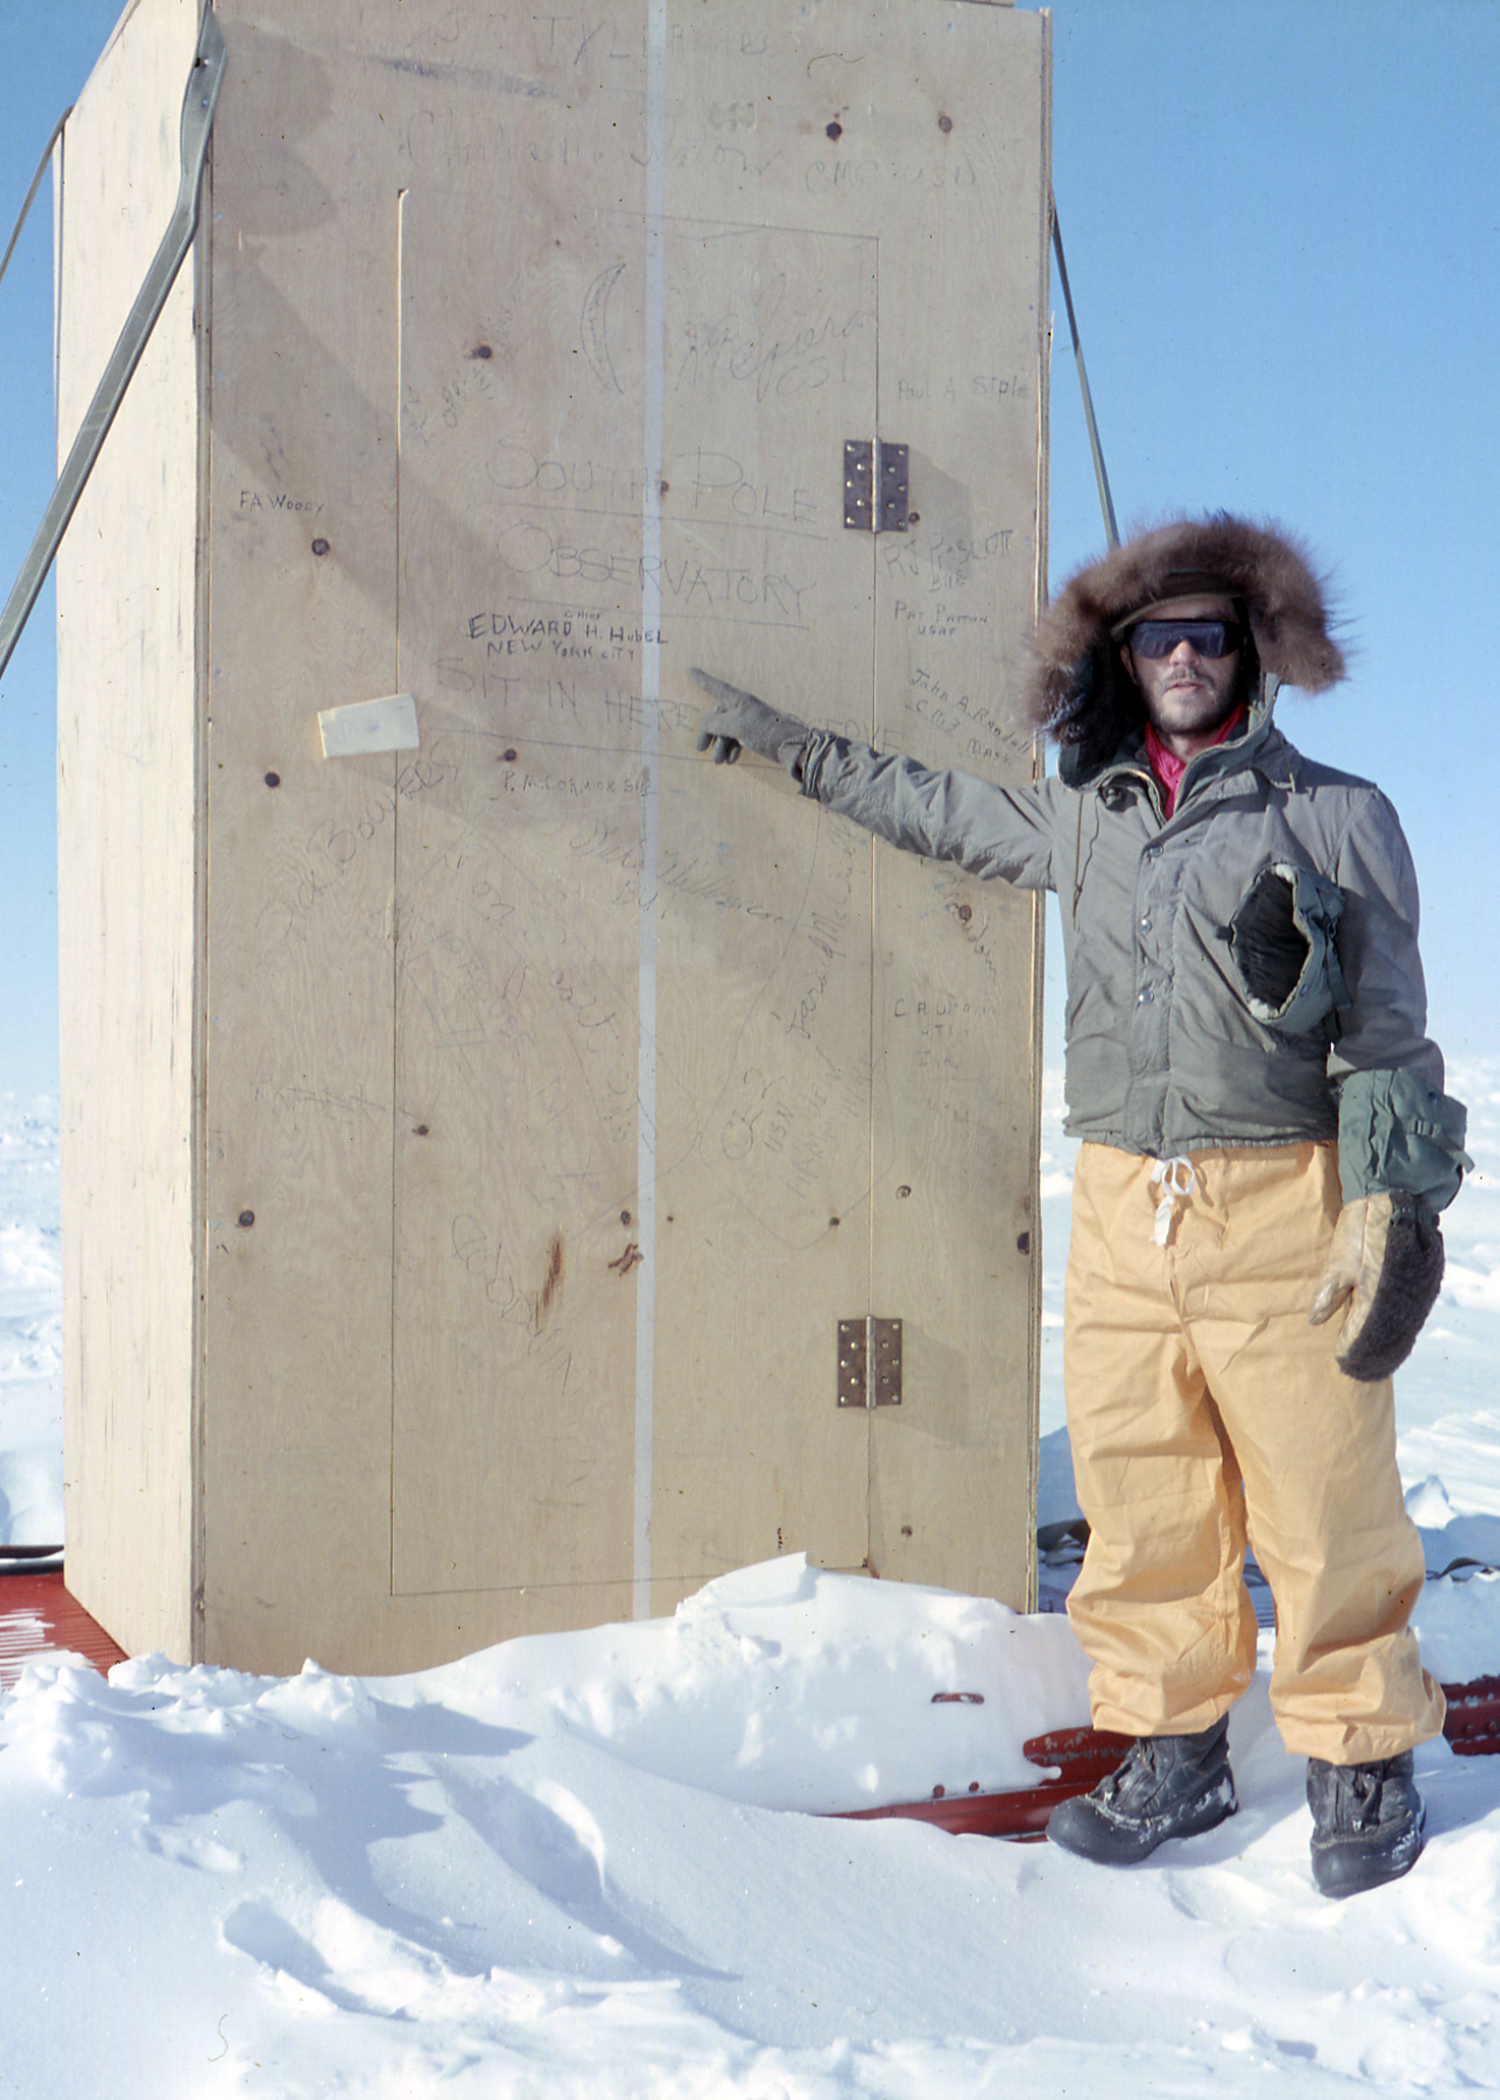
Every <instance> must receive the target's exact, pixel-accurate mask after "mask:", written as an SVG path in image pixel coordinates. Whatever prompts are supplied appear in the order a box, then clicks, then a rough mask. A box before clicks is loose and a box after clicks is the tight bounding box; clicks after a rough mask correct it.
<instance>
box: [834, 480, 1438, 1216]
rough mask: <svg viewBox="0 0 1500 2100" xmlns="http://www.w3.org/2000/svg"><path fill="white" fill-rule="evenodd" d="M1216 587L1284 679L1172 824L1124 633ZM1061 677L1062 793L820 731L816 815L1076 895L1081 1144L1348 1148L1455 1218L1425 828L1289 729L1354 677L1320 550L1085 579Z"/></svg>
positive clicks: (1351, 1165) (1173, 557)
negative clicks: (1430, 1025)
mask: <svg viewBox="0 0 1500 2100" xmlns="http://www.w3.org/2000/svg"><path fill="white" fill-rule="evenodd" d="M1236 560H1238V562H1239V566H1238V567H1236V566H1235V563H1236ZM1268 575H1269V578H1270V580H1269V582H1268V581H1267V578H1268ZM1288 577H1290V579H1291V582H1292V584H1294V585H1295V593H1300V598H1299V597H1297V596H1296V595H1295V593H1294V594H1293V595H1292V596H1291V597H1289V594H1288V590H1287V588H1286V584H1287V579H1288ZM1101 578H1102V579H1103V582H1102V583H1101ZM1201 578H1211V579H1212V585H1213V587H1215V588H1217V589H1224V588H1226V587H1227V588H1229V589H1230V590H1231V591H1232V592H1233V593H1234V595H1235V596H1237V597H1239V598H1240V600H1241V602H1242V603H1244V604H1245V605H1246V608H1247V614H1248V618H1249V621H1250V626H1251V630H1252V634H1253V635H1254V639H1255V643H1256V645H1257V653H1258V655H1259V658H1260V672H1261V676H1260V678H1259V680H1258V694H1257V697H1256V699H1255V701H1254V704H1253V705H1252V706H1251V709H1250V713H1249V718H1248V721H1247V723H1246V725H1245V727H1244V729H1243V731H1242V732H1241V733H1240V734H1239V735H1238V736H1236V737H1234V738H1233V739H1231V740H1230V741H1228V742H1226V743H1224V744H1222V745H1217V746H1214V747H1212V748H1211V749H1209V750H1207V751H1203V752H1200V753H1199V754H1198V755H1197V756H1196V757H1195V758H1194V759H1192V760H1191V761H1190V762H1189V764H1188V767H1187V769H1186V771H1185V772H1184V774H1183V778H1182V782H1181V785H1180V787H1179V790H1178V795H1177V801H1176V806H1175V809H1174V812H1173V814H1172V815H1171V816H1170V817H1168V818H1165V819H1164V818H1163V815H1162V803H1161V796H1160V791H1159V789H1158V787H1157V784H1156V782H1155V780H1154V778H1153V776H1152V773H1151V768H1150V766H1149V763H1148V762H1147V759H1146V756H1145V749H1144V739H1143V734H1142V726H1141V723H1140V719H1139V708H1138V706H1137V707H1132V703H1131V699H1130V697H1129V696H1127V695H1125V694H1124V693H1123V692H1121V691H1120V690H1118V689H1117V688H1116V687H1115V686H1114V685H1113V683H1112V681H1113V676H1114V663H1115V658H1114V651H1113V647H1112V643H1111V637H1110V634H1109V626H1110V624H1111V623H1112V622H1114V621H1116V620H1118V619H1119V618H1120V617H1121V616H1122V615H1123V614H1124V613H1128V612H1131V611H1134V610H1136V609H1138V608H1140V607H1142V606H1145V605H1148V604H1150V603H1151V602H1153V601H1154V600H1156V599H1159V598H1163V597H1168V596H1170V595H1171V594H1172V593H1173V592H1174V591H1175V593H1176V594H1177V595H1179V596H1181V595H1184V594H1185V593H1186V591H1188V590H1189V589H1190V588H1191V587H1192V584H1193V583H1196V582H1197V581H1198V580H1199V579H1201ZM1309 593H1310V594H1311V598H1312V601H1313V608H1314V611H1313V617H1312V618H1311V619H1310V620H1308V619H1307V617H1306V615H1307V600H1308V595H1309ZM1289 607H1290V610H1289ZM1293 615H1295V618H1294V617H1293ZM1297 619H1301V620H1302V621H1303V630H1301V631H1299V632H1297V633H1296V634H1289V630H1291V629H1293V628H1294V627H1295V625H1296V620H1297ZM1080 643H1082V644H1083V646H1082V647H1080V646H1079V644H1080ZM1090 658H1092V661H1091V662H1090ZM1037 666H1038V667H1037V672H1036V675H1035V677H1034V679H1033V683H1032V688H1031V694H1030V704H1031V708H1032V711H1033V714H1034V716H1039V717H1041V718H1043V719H1044V720H1046V722H1047V725H1048V726H1049V727H1050V728H1051V730H1052V732H1053V733H1054V734H1057V735H1060V736H1061V737H1062V738H1063V740H1064V744H1065V748H1064V750H1063V752H1062V755H1061V762H1060V766H1059V771H1058V774H1057V775H1056V776H1055V777H1053V778H1050V779H1047V780H1044V781H1042V782H1040V783H1038V784H1037V785H1035V786H1025V787H1016V788H1002V787H997V786H995V785H994V784H993V783H991V782H989V781H986V780H982V779H979V778H977V777H975V776H974V775H971V774H966V773H959V772H945V771H933V770H931V769H929V768H927V767H925V766H922V765H919V764H917V763H915V762H914V761H913V760H911V759H908V758H903V757H896V756H883V755H881V754H880V753H877V752H876V751H873V750H872V749H870V747H869V746H867V745H864V744H859V743H856V742H852V741H850V740H849V739H847V738H844V737H840V736H835V735H833V734H830V733H829V732H827V731H823V730H814V731H812V732H810V734H809V736H808V738H807V740H806V743H805V744H804V745H803V747H802V749H801V752H800V754H799V756H798V758H797V762H796V763H795V765H794V768H793V770H794V773H795V775H796V777H797V778H798V779H799V780H800V783H801V786H802V791H803V793H804V794H806V795H809V796H811V797H814V798H815V799H816V800H818V801H819V802H821V803H822V804H824V805H825V806H826V807H828V808H830V809H833V810H836V811H838V812H840V813H841V814H843V815H845V816H848V817H851V818H853V819H854V820H855V821H856V822H857V823H860V824H863V825H865V826H866V827H867V828H868V829H870V830H871V831H874V832H877V833H878V834H879V835H880V836H881V837H883V838H886V839H888V840H890V841H891V843H892V844H894V845H897V846H900V847H903V848H905V849H906V850H908V851H910V852H915V853H920V854H924V855H927V856H929V857H931V858H934V859H940V860H951V861H954V862H956V863H957V864H958V865H959V866H961V867H963V868H966V869H968V870H969V871H970V872H971V873H972V874H975V875H978V876H981V877H986V878H988V877H996V876H998V877H1001V878H1003V879H1004V880H1006V881H1008V882H1013V883H1016V884H1018V885H1019V886H1021V887H1023V888H1027V889H1043V888H1045V889H1051V890H1054V891H1055V892H1056V893H1057V897H1058V902H1059V904H1060V906H1061V913H1062V932H1063V949H1064V956H1065V961H1066V967H1067V985H1068V1003H1067V1032H1066V1044H1067V1048H1066V1060H1067V1073H1066V1091H1067V1101H1068V1124H1067V1127H1068V1129H1069V1131H1070V1133H1071V1134H1072V1135H1074V1136H1076V1137H1080V1138H1085V1139H1092V1140H1096V1141H1098V1142H1100V1143H1104V1144H1109V1145H1114V1146H1117V1147H1119V1148H1120V1149H1121V1150H1124V1151H1127V1152H1135V1153H1141V1154H1147V1155H1151V1156H1155V1157H1158V1158H1165V1157H1169V1156H1171V1155H1172V1154H1175V1153H1187V1152H1193V1151H1197V1150H1201V1149H1204V1148H1206V1147H1213V1146H1221V1145H1274V1144H1285V1143H1289V1142H1298V1141H1302V1140H1307V1139H1312V1140H1317V1141H1326V1140H1333V1139H1337V1141H1338V1145H1339V1166H1340V1172H1341V1177H1342V1181H1343V1189H1344V1196H1345V1200H1346V1201H1347V1200H1350V1199H1352V1198H1354V1197H1356V1196H1360V1195H1365V1194H1369V1193H1371V1192H1374V1191H1377V1190H1381V1189H1390V1190H1404V1191H1407V1192H1409V1193H1410V1194H1412V1195H1415V1196H1418V1197H1420V1198H1422V1199H1423V1200H1425V1201H1426V1202H1427V1203H1428V1204H1430V1205H1431V1206H1432V1207H1433V1208H1434V1209H1440V1208H1442V1207H1443V1206H1444V1205H1445V1204H1447V1203H1448V1202H1450V1201H1451V1199H1452V1197H1453V1195H1454V1194H1455V1193H1456V1191H1457V1189H1458V1186H1459V1180H1460V1174H1461V1169H1462V1168H1463V1167H1464V1166H1466V1165H1467V1164H1469V1162H1468V1161H1467V1159H1466V1158H1465V1155H1464V1153H1463V1150H1462V1146H1463V1135H1464V1112H1463V1109H1462V1107H1461V1105H1460V1104H1459V1103H1458V1102H1456V1101H1453V1100H1451V1099H1450V1098H1449V1097H1447V1096H1446V1095H1445V1094H1444V1093H1443V1063H1442V1057H1441V1055H1440V1053H1439V1051H1438V1049H1437V1047H1436V1045H1435V1044H1433V1043H1432V1042H1430V1041H1429V1040H1428V1038H1427V1035H1426V1033H1425V1026H1426V996H1425V990H1424V986H1423V979H1422V966H1421V960H1420V957H1419V955H1418V949H1417V917H1418V906H1417V886H1416V878H1415V874H1414V871H1413V868H1412V862H1411V856H1410V853H1409V851H1408V849H1407V845H1406V840H1405V838H1404V837H1403V835H1402V832H1401V826H1400V823H1399V821H1398V819H1397V816H1396V813H1395V811H1394V809H1393V808H1392V807H1391V804H1390V803H1389V802H1388V801H1387V799H1386V797H1385V796H1384V795H1383V794H1382V793H1381V792H1380V790H1379V789H1378V788H1376V787H1375V786H1373V785H1372V784H1371V783H1370V782H1368V781H1364V780H1358V779H1355V778H1353V777H1352V776H1351V775H1349V774H1346V773H1340V772H1336V771H1334V770H1333V769H1332V768H1331V767H1328V766H1322V765H1319V764H1316V763H1315V762H1313V761H1311V760H1309V759H1306V758H1304V757H1302V756H1301V754H1300V753H1299V752H1297V751H1296V750H1294V748H1293V747H1292V745H1291V744H1290V743H1289V742H1288V741H1287V739H1286V738H1285V737H1284V736H1283V735H1282V733H1281V731H1280V729H1279V728H1278V727H1277V725H1276V722H1275V720H1274V712H1273V709H1274V691H1275V686H1276V684H1277V683H1278V682H1279V680H1280V678H1281V677H1283V676H1287V675H1288V674H1290V676H1291V677H1294V678H1295V679H1296V682H1298V683H1301V684H1308V685H1314V686H1316V685H1317V684H1318V683H1321V684H1328V683H1331V682H1332V681H1333V678H1335V677H1337V676H1338V675H1340V674H1341V672H1342V661H1341V659H1340V658H1339V656H1338V652H1337V649H1336V647H1335V646H1334V645H1333V644H1332V642H1331V641H1330V640H1329V638H1328V634H1327V627H1326V622H1325V621H1324V618H1323V614H1322V603H1321V592H1320V590H1319V587H1318V585H1317V583H1316V580H1315V579H1314V578H1313V577H1312V573H1311V571H1310V570H1309V569H1308V568H1307V567H1306V565H1305V563H1304V562H1303V560H1302V557H1301V555H1300V553H1299V551H1298V550H1297V549H1296V548H1295V547H1294V546H1293V545H1292V543H1291V542H1289V541H1287V540H1286V539H1285V538H1284V537H1282V536H1280V535H1276V534H1271V533H1268V532H1265V531H1263V530H1262V529H1260V528H1256V527H1249V526H1245V525H1242V524H1241V523H1240V522H1239V521H1236V520H1231V519H1222V518H1221V519H1214V520H1209V521H1205V522H1202V523H1194V522H1189V521H1184V522H1182V523H1180V524H1178V525H1176V526H1171V527H1166V528H1163V530H1162V531H1161V532H1159V533H1157V534H1155V535H1148V536H1146V538H1145V539H1143V540H1137V541H1134V542H1132V543H1130V545H1129V546H1128V547H1127V548H1125V549H1123V550H1117V551H1116V553H1115V554H1114V555H1111V556H1108V557H1106V559H1105V561H1104V562H1103V563H1099V564H1095V565H1093V566H1092V567H1091V568H1089V569H1088V570H1085V571H1082V572H1080V576H1079V577H1077V578H1075V579H1073V581H1072V583H1070V584H1069V586H1068V587H1067V589H1066V590H1065V591H1064V593H1063V594H1061V597H1060V599H1059V601H1058V602H1057V603H1056V604H1055V605H1054V607H1053V608H1052V610H1051V611H1050V612H1049V614H1048V615H1047V616H1046V618H1045V619H1044V621H1043V623H1042V627H1041V630H1040V631H1039V635H1038V658H1037ZM1132 712H1133V713H1134V715H1135V720H1134V721H1133V722H1132V721H1131V720H1130V714H1131V713H1132ZM1108 738H1112V739H1113V741H1112V742H1111V743H1110V744H1109V755H1108V756H1103V755H1102V754H1101V742H1102V741H1103V740H1105V739H1108Z"/></svg>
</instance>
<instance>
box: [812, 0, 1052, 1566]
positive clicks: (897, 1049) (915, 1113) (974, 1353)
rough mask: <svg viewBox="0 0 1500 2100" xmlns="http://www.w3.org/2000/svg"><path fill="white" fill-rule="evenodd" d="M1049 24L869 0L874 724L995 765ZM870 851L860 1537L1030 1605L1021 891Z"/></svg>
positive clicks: (1027, 526)
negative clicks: (885, 447) (880, 1380)
mask: <svg viewBox="0 0 1500 2100" xmlns="http://www.w3.org/2000/svg"><path fill="white" fill-rule="evenodd" d="M1046 35H1047V22H1046V18H1045V17H1041V16H1038V15H1035V14H1018V15H1014V16H1009V17H1005V18H1000V19H996V18H993V17H987V16H986V15H985V14H984V13H983V11H982V10H980V9H977V8H963V7H960V8H956V9H951V10H942V9H932V10H928V9H924V8H907V9H904V10H902V11H900V13H899V15H897V16H895V17H893V18H892V20H891V21H890V22H889V23H888V25H887V40H888V41H887V50H888V57H889V60H890V63H891V65H892V68H893V72H894V73H895V74H897V75H899V76H901V77H904V78H905V79H906V80H908V81H909V82H911V83H912V94H913V100H914V102H915V104H916V105H917V107H918V108H919V109H920V111H921V112H922V116H923V119H924V122H925V125H926V127H927V138H928V140H929V143H930V144H935V145H936V146H937V148H938V151H937V153H936V155H935V156H934V158H933V160H932V161H931V163H930V174H929V180H928V182H927V183H925V184H923V185H922V186H920V187H919V190H918V193H917V195H916V196H915V197H913V198H910V199H909V200H908V207H907V208H908V213H909V216H910V220H911V232H912V236H913V237H912V238H910V239H908V240H905V241H902V242H899V243H896V242H892V243H889V244H887V247H886V250H885V251H884V267H883V270H882V275H881V294H882V310H881V326H882V339H883V340H884V341H887V342H889V343H891V344H892V345H893V346H895V347H894V352H893V354H892V355H891V356H889V357H887V358H885V359H883V361H882V365H881V402H880V421H881V428H882V431H883V432H885V433H888V434H889V435H890V436H892V437H894V438H897V439H900V440H902V441H904V442H905V443H907V444H908V445H909V446H910V448H911V476H912V488H913V501H914V503H915V505H916V507H917V509H918V511H919V513H920V517H919V521H918V522H917V523H916V524H915V525H914V526H913V528H912V530H911V532H910V533H909V534H907V535H906V536H905V538H904V540H901V541H898V540H896V539H895V538H894V537H892V538H888V539H887V540H886V541H885V543H884V545H883V548H882V559H881V560H880V562H879V563H878V565H877V576H878V585H877V592H878V613H877V638H878V639H877V654H878V661H879V674H878V703H877V704H878V715H879V729H880V736H881V740H882V741H884V742H886V743H888V744H890V745H893V746H895V747H896V748H898V749H902V750H909V751H912V752H915V753H916V754H917V755H919V756H920V757H921V758H923V759H924V760H925V761H926V762H927V763H928V764H931V765H954V766H959V767H966V768H968V769H969V770H971V771H974V772H978V773H982V774H984V775H985V776H986V777H987V778H989V779H992V780H998V781H1004V782H1013V781H1023V780H1029V779H1030V778H1032V777H1033V771H1034V764H1035V754H1034V749H1033V745H1032V742H1031V739H1030V736H1029V735H1028V734H1027V733H1026V732H1025V731H1024V730H1023V729H1021V728H1020V727H1019V726H1018V723H1017V719H1016V716H1015V713H1014V708H1013V702H1014V695H1015V693H1016V690H1017V686H1018V683H1019V674H1020V671H1021V668H1022V662H1023V651H1024V646H1025V637H1026V636H1027V634H1028V633H1029V632H1030V629H1031V624H1032V620H1033V618H1034V615H1035V611H1036V607H1037V594H1038V591H1039V588H1040V585H1041V579H1042V578H1043V577H1044V575H1045V559H1044V531H1043V528H1044V518H1043V514H1042V487H1041V478H1040V476H1039V475H1038V473H1037V468H1036V460H1037V448H1038V445H1039V443H1040V441H1041V436H1042V433H1043V432H1044V430H1045V404H1046V394H1045V362H1044V359H1045V348H1046V337H1045V328H1044V320H1045V314H1046V290H1047V281H1048V279H1047V271H1048V248H1047V239H1048V222H1047V218H1046V186H1045V178H1044V171H1045V168H1046V166H1047V158H1048V156H1047V140H1046V132H1045V121H1046V109H1047V102H1048V95H1047V72H1046ZM997 77H998V78H999V79H1000V80H1003V81H1005V82H1007V83H1008V90H1009V91H1008V92H1005V91H1003V90H1002V91H1000V92H997V89H996V81H997ZM850 128H851V129H853V126H852V125H851V127H850ZM876 869H877V889H876V953H877V963H876V969H877V994H876V1014H877V1020H876V1042H877V1055H878V1059H879V1063H880V1067H881V1070H882V1072H883V1075H884V1078H885V1101H886V1103H887V1104H888V1110H889V1116H890V1144H891V1154H890V1158H891V1171H890V1175H889V1178H888V1179H887V1181H886V1182H885V1183H884V1184H883V1186H882V1187H881V1189H880V1191H879V1195H878V1199H877V1201H878V1206H879V1214H880V1225H879V1229H878V1230H877V1232H876V1234H875V1237H874V1249H873V1282H872V1297H873V1301H874V1309H875V1310H876V1311H877V1312H882V1313H901V1314H902V1315H903V1317H904V1319H905V1322H906V1326H905V1341H906V1370H907V1376H906V1398H905V1402H904V1404H903V1406H902V1407H901V1408H900V1409H899V1410H897V1409H890V1410H887V1411H883V1412H882V1413H881V1414H880V1415H879V1416H878V1417H877V1420H876V1424H875V1445H874V1453H873V1459H872V1471H873V1480H874V1485H873V1488H872V1497H873V1502H874V1510H873V1513H872V1556H873V1558H874V1561H875V1564H876V1566H877V1567H878V1568H879V1569H880V1571H881V1572H882V1573H883V1574H889V1575H900V1576H907V1575H919V1576H920V1579H922V1580H924V1581H935V1582H939V1583H954V1584H958V1585H960V1586H962V1587H965V1588H977V1589H981V1590H983V1591H986V1592H988V1593H990V1594H993V1595H995V1596H998V1597H1001V1598H1002V1599H1004V1600H1005V1601H1006V1602H1008V1603H1010V1604H1012V1605H1016V1606H1024V1605H1029V1604H1031V1603H1033V1602H1034V1588H1033V1583H1034V1554H1033V1550H1032V1534H1033V1530H1034V1523H1035V1480H1034V1463H1035V1461H1034V1455H1033V1454H1034V1449H1035V1437H1036V1421H1035V1413H1034V1407H1035V1399H1034V1395H1035V1372H1034V1363H1033V1356H1034V1351H1035V1346H1036V1325H1035V1323H1036V1317H1037V1315H1036V1307H1037V1304H1038V1288H1039V1273H1040V1271H1039V1263H1040V1244H1039V1229H1038V1212H1037V1209H1036V1162H1035V1157H1034V1135H1033V1134H1034V1131H1035V1128H1036V1114H1037V1110H1036V1086H1037V1078H1038V1061H1037V1055H1036V1042H1035V1026H1036V1023H1035V1015H1036V1012H1037V1002H1038V998H1039V993H1040V970H1039V954H1040V924H1039V914H1038V912H1037V911H1036V909H1035V907H1034V906H1033V904H1032V902H1031V900H1029V899H1026V898H1022V897H1017V896H1014V895H1012V894H1011V893H1010V892H1008V891H1007V890H1006V889H1005V888H1004V887H1003V886H1002V885H999V884H979V883H976V882H973V881H971V880H970V879H969V878H967V877H964V876H961V875H956V874H955V873H953V872H952V871H951V870H945V869H942V868H938V867H934V866H931V865H924V864H920V863H914V862H911V861H909V860H903V859H902V857H901V856H899V855H895V854H890V853H886V852H884V851H882V852H881V853H880V854H879V855H878V856H877V862H876ZM903 1191H907V1192H909V1193H903Z"/></svg>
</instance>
